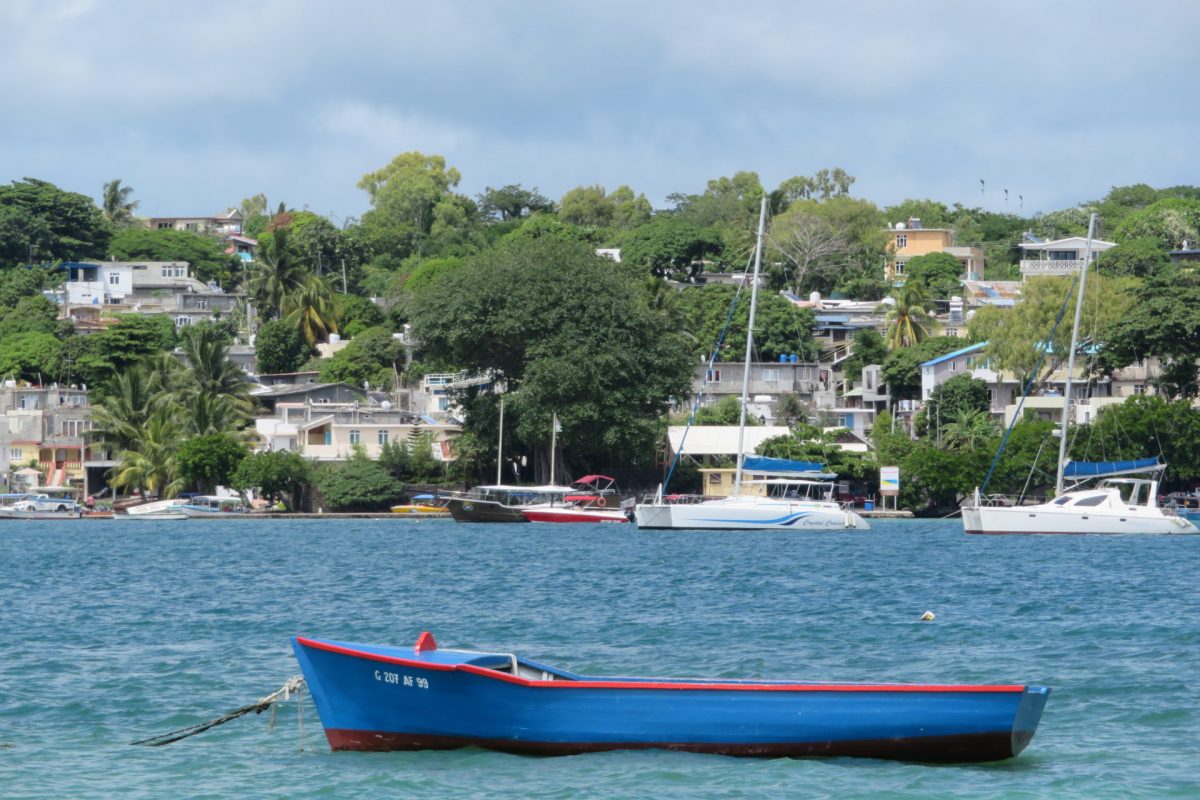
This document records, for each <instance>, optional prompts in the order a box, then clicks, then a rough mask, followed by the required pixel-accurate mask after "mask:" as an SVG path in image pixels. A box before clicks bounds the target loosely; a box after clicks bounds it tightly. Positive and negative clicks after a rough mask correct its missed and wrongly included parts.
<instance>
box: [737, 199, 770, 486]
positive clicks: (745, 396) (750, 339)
mask: <svg viewBox="0 0 1200 800" xmlns="http://www.w3.org/2000/svg"><path fill="white" fill-rule="evenodd" d="M766 227H767V196H766V195H765V194H764V195H763V198H762V205H761V206H760V208H759V211H758V240H757V242H756V243H755V245H754V277H753V278H751V279H750V319H749V320H748V321H747V322H746V362H745V364H746V365H745V367H743V369H742V413H741V416H740V417H739V418H738V448H737V470H736V471H735V472H734V473H733V496H734V497H737V496H739V495H741V493H742V462H744V461H745V460H746V449H745V446H744V445H745V440H746V404H747V403H748V402H749V400H750V355H751V353H752V352H753V350H754V312H755V309H756V308H757V307H758V273H759V271H760V270H761V269H762V251H763V233H764V231H765V230H766Z"/></svg>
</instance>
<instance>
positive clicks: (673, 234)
mask: <svg viewBox="0 0 1200 800" xmlns="http://www.w3.org/2000/svg"><path fill="white" fill-rule="evenodd" d="M723 249H724V243H723V242H722V240H721V235H720V233H719V232H718V231H716V230H715V229H712V228H701V227H699V226H697V225H694V224H692V223H690V222H688V221H687V220H684V219H680V218H678V217H672V216H661V217H655V218H654V219H653V220H652V221H651V222H650V223H649V224H648V225H643V226H642V227H640V228H636V229H635V230H633V231H631V232H630V233H629V234H628V235H627V236H625V237H624V238H623V239H622V240H621V263H622V264H623V265H629V266H631V267H634V268H641V269H645V270H649V271H650V272H652V273H653V274H655V275H659V276H664V277H666V276H671V277H677V278H687V277H694V276H695V275H698V274H699V273H700V272H701V270H702V269H703V266H702V262H704V261H705V260H707V259H712V258H716V259H719V258H720V257H721V254H722V251H723Z"/></svg>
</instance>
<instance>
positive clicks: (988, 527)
mask: <svg viewBox="0 0 1200 800" xmlns="http://www.w3.org/2000/svg"><path fill="white" fill-rule="evenodd" d="M962 516H963V529H964V530H965V531H966V532H967V533H981V534H1035V533H1072V534H1151V535H1154V534H1159V535H1161V534H1178V533H1184V534H1186V533H1200V530H1197V528H1196V526H1195V525H1193V524H1192V523H1190V522H1188V521H1187V520H1186V519H1183V518H1182V517H1177V516H1174V515H1168V514H1164V513H1163V511H1162V509H1160V508H1155V507H1147V506H1125V507H1123V508H1117V509H1106V508H1100V509H1095V508H1089V509H1088V510H1087V513H1080V511H1079V510H1072V509H1070V508H1067V509H1064V508H1062V507H1061V506H1057V505H1055V504H1054V503H1052V502H1051V503H1042V504H1041V505H1036V506H964V507H963V510H962Z"/></svg>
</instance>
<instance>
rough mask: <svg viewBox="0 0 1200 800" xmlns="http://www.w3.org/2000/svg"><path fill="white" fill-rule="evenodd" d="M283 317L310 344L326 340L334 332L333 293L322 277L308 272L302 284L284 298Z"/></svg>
mask: <svg viewBox="0 0 1200 800" xmlns="http://www.w3.org/2000/svg"><path fill="white" fill-rule="evenodd" d="M283 312H284V314H286V316H285V317H284V319H285V321H286V322H287V323H288V324H290V325H295V326H296V327H297V329H299V331H300V334H301V335H302V336H303V337H304V340H305V341H306V342H308V346H309V347H314V346H315V345H316V344H317V342H325V341H328V340H329V334H331V333H337V312H336V310H335V309H334V303H333V294H332V292H330V291H329V286H328V285H326V283H325V281H323V280H321V279H320V278H318V277H316V276H311V277H310V278H309V279H308V280H307V281H305V282H304V285H303V286H302V287H300V288H299V289H297V290H296V291H294V292H291V293H290V294H288V295H287V296H285V297H284V298H283Z"/></svg>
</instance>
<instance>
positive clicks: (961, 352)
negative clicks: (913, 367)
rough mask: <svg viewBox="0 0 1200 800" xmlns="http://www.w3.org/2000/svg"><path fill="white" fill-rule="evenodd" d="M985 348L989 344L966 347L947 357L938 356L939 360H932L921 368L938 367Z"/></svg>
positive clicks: (980, 343) (923, 363) (947, 354)
mask: <svg viewBox="0 0 1200 800" xmlns="http://www.w3.org/2000/svg"><path fill="white" fill-rule="evenodd" d="M985 347H987V342H979V343H978V344H973V345H971V346H970V347H964V348H962V349H961V350H955V351H954V352H953V353H946V355H944V356H938V357H937V358H933V359H930V360H929V361H925V362H922V364H921V366H922V367H932V366H936V365H937V364H941V363H942V362H944V361H949V360H950V359H952V358H958V357H959V356H965V355H966V354H967V353H974V352H975V351H977V350H982V349H983V348H985Z"/></svg>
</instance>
